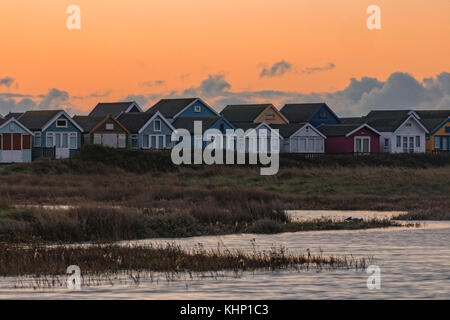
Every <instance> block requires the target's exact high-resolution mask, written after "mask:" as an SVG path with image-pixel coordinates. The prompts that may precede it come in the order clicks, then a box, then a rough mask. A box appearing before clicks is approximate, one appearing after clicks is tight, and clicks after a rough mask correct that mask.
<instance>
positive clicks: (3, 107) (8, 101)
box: [0, 88, 82, 114]
mask: <svg viewBox="0 0 450 320" xmlns="http://www.w3.org/2000/svg"><path fill="white" fill-rule="evenodd" d="M70 99H71V97H70V95H69V93H68V92H66V91H62V90H59V89H55V88H53V89H50V90H49V91H48V93H47V94H40V95H37V96H34V95H29V94H17V93H16V94H9V93H0V114H7V113H9V112H24V111H28V110H49V109H64V110H66V111H67V112H68V113H70V114H75V113H82V111H80V110H78V109H76V108H74V107H73V106H72V104H71V103H70Z"/></svg>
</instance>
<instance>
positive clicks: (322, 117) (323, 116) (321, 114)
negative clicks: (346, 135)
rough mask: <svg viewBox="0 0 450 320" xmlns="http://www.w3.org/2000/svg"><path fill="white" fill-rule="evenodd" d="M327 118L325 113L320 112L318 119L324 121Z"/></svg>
mask: <svg viewBox="0 0 450 320" xmlns="http://www.w3.org/2000/svg"><path fill="white" fill-rule="evenodd" d="M327 117H328V114H327V112H326V111H322V112H320V114H319V118H320V119H326V118H327Z"/></svg>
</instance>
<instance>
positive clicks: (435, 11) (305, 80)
mask: <svg viewBox="0 0 450 320" xmlns="http://www.w3.org/2000/svg"><path fill="white" fill-rule="evenodd" d="M372 4H376V5H378V6H379V7H380V8H381V25H382V29H381V30H369V29H368V28H367V26H366V20H367V18H368V16H369V15H368V14H366V9H367V7H368V6H369V5H372ZM69 5H78V6H79V7H80V8H81V29H80V30H69V29H67V27H66V20H67V18H68V17H69V14H67V13H66V9H67V7H68V6H69ZM449 21H450V1H449V0H370V1H366V0H345V1H337V0H315V1H312V0H311V1H309V0H308V1H306V0H277V1H260V0H258V1H256V0H227V1H222V0H216V1H211V0H208V1H207V0H190V1H186V0H184V1H182V0H165V1H160V0H152V1H149V0H126V1H125V0H89V1H87V0H71V1H63V0H39V1H36V0H21V1H18V0H2V1H1V2H0V37H1V44H2V46H1V53H0V114H5V113H7V112H9V111H13V112H14V111H23V110H28V109H46V108H67V109H68V110H69V111H70V112H71V113H83V112H87V111H88V110H89V109H92V107H93V106H95V104H96V103H97V102H99V101H105V102H106V101H117V100H124V99H135V100H137V101H138V102H139V103H140V104H141V106H142V107H144V108H147V107H149V106H151V105H152V103H154V102H156V101H157V100H158V99H159V98H161V97H165V96H174V97H175V96H188V95H199V96H201V97H203V98H204V99H205V100H206V101H207V102H209V103H210V104H211V105H213V106H215V107H217V109H218V110H220V109H221V107H223V106H224V105H225V104H226V103H233V102H266V101H268V102H272V103H274V104H275V105H276V106H280V105H281V104H282V103H283V102H286V101H290V102H292V101H298V102H310V101H312V100H325V101H326V102H327V103H329V104H330V105H331V106H332V107H333V106H334V107H335V108H337V110H338V112H341V113H343V114H358V113H361V112H365V111H366V110H367V109H369V108H370V107H372V106H374V107H398V108H406V107H408V106H410V107H435V108H448V109H450V74H449V73H448V72H450V22H449ZM352 78H353V80H352V81H351V79H352ZM411 90H412V91H414V92H411ZM394 94H395V96H394ZM393 104H395V105H393ZM412 104H413V105H412Z"/></svg>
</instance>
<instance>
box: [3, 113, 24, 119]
mask: <svg viewBox="0 0 450 320" xmlns="http://www.w3.org/2000/svg"><path fill="white" fill-rule="evenodd" d="M22 115H23V112H10V113H8V114H7V115H5V116H4V118H5V119H6V120H8V119H11V118H16V119H19V118H20V117H21V116H22Z"/></svg>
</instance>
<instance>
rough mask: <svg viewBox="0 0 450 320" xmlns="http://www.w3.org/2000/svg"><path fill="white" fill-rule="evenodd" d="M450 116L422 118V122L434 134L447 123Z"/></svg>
mask: <svg viewBox="0 0 450 320" xmlns="http://www.w3.org/2000/svg"><path fill="white" fill-rule="evenodd" d="M449 119H450V118H448V117H447V118H429V119H428V118H425V119H422V120H420V122H421V123H422V124H423V125H424V127H425V128H427V130H428V131H429V132H430V133H431V134H433V133H434V132H435V131H437V130H438V129H440V127H441V126H442V125H443V124H444V123H446V122H447V121H448V120H449Z"/></svg>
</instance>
